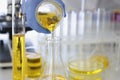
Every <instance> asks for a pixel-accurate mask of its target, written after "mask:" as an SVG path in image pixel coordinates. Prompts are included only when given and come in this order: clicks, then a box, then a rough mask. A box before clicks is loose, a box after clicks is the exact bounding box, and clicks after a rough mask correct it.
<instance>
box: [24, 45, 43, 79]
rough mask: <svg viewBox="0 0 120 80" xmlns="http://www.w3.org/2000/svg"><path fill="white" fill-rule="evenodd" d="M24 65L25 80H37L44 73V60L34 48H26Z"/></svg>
mask: <svg viewBox="0 0 120 80" xmlns="http://www.w3.org/2000/svg"><path fill="white" fill-rule="evenodd" d="M25 53H26V64H25V70H26V71H25V76H26V80H27V79H28V80H29V79H30V80H31V79H34V80H38V79H39V78H40V76H42V74H43V72H44V60H43V56H42V54H41V53H40V52H39V53H38V51H36V49H35V47H34V46H28V47H26V52H25Z"/></svg>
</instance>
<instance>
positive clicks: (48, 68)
mask: <svg viewBox="0 0 120 80" xmlns="http://www.w3.org/2000/svg"><path fill="white" fill-rule="evenodd" d="M59 42H60V39H59V38H57V37H54V38H53V37H50V38H47V54H46V55H47V57H46V59H47V60H46V65H45V72H44V74H43V75H42V77H41V80H66V76H65V70H64V69H65V68H64V66H63V61H62V58H61V53H60V44H59Z"/></svg>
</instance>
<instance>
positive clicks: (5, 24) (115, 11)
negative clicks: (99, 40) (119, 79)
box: [0, 0, 120, 80]
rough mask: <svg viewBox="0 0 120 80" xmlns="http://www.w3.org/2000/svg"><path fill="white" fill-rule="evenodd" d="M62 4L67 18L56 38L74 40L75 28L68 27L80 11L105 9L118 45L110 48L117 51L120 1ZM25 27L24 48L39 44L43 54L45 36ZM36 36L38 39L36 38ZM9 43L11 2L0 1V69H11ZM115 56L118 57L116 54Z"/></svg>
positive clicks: (68, 0) (79, 0)
mask: <svg viewBox="0 0 120 80" xmlns="http://www.w3.org/2000/svg"><path fill="white" fill-rule="evenodd" d="M20 2H21V1H20V0H16V3H18V4H19V3H20ZM63 2H64V3H65V6H66V13H67V17H66V18H65V19H64V21H63V23H62V24H61V25H60V26H61V27H59V28H57V29H56V31H55V33H56V35H57V36H60V37H61V38H64V39H63V40H65V39H66V37H67V40H70V38H69V37H72V39H74V38H75V35H76V30H75V29H77V28H74V27H70V26H69V25H71V26H75V24H76V25H77V23H76V22H77V17H78V16H79V15H78V13H79V12H80V11H81V10H82V9H85V10H88V11H95V10H98V8H101V9H105V10H106V11H107V12H110V14H111V16H110V21H111V23H113V24H111V25H112V29H113V30H114V31H113V33H115V35H116V36H117V39H116V38H115V39H116V40H118V43H114V42H113V44H112V46H114V47H115V48H116V47H117V49H118V45H119V39H120V0H63ZM18 7H19V6H18ZM68 16H69V17H72V19H71V24H70V23H68V22H67V21H68ZM25 27H26V46H28V45H35V46H36V47H37V46H38V43H34V42H39V44H40V45H41V46H42V48H43V49H42V48H41V49H42V51H43V52H44V48H45V46H44V44H43V43H44V39H45V34H42V33H37V32H36V31H34V30H32V29H31V28H30V27H29V26H28V25H25ZM80 30H81V31H80V32H82V30H83V29H80ZM103 35H104V34H103ZM108 35H109V36H110V37H111V38H112V35H110V34H108ZM38 36H39V37H40V38H38ZM77 37H78V36H77ZM111 38H110V39H111ZM72 39H71V40H72ZM108 39H109V38H108ZM110 39H109V40H110ZM11 41H12V2H11V0H0V67H1V68H9V67H12V58H11V49H12V46H11ZM106 43H107V42H106ZM108 46H109V45H107V47H108ZM63 47H64V46H63ZM72 48H73V47H72ZM65 49H66V48H64V51H65ZM66 50H67V49H66ZM118 51H119V50H118ZM108 55H109V54H108ZM117 56H119V55H118V54H117ZM0 74H1V72H0ZM1 75H3V74H1ZM9 77H10V76H9ZM4 80H7V79H4ZM108 80H109V79H108Z"/></svg>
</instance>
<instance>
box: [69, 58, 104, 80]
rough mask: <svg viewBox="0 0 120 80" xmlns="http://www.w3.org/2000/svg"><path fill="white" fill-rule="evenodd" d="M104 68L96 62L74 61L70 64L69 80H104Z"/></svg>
mask: <svg viewBox="0 0 120 80" xmlns="http://www.w3.org/2000/svg"><path fill="white" fill-rule="evenodd" d="M102 71H103V67H102V65H101V64H99V63H97V62H95V61H89V60H73V61H70V62H69V64H68V74H69V80H102Z"/></svg>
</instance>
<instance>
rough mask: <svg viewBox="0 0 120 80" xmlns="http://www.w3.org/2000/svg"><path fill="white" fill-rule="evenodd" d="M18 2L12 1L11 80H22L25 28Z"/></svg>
mask: <svg viewBox="0 0 120 80" xmlns="http://www.w3.org/2000/svg"><path fill="white" fill-rule="evenodd" d="M24 22H25V21H24V15H23V13H22V10H21V3H20V1H16V0H12V57H13V60H12V61H13V80H24V72H25V71H24V63H25V26H24Z"/></svg>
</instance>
